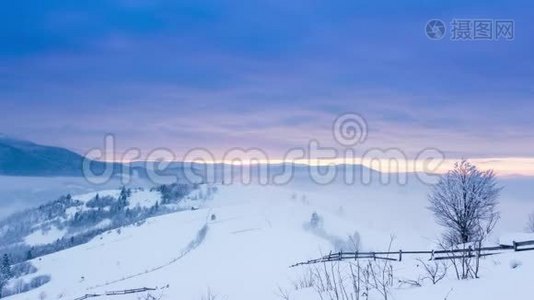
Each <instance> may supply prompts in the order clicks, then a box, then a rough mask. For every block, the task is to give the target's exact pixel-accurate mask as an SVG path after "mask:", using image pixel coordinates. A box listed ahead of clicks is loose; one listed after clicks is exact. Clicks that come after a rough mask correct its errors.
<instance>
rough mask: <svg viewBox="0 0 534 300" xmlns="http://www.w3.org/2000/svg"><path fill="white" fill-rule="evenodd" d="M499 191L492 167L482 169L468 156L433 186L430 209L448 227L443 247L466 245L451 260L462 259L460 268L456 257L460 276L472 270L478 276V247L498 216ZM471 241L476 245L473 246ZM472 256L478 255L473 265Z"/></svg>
mask: <svg viewBox="0 0 534 300" xmlns="http://www.w3.org/2000/svg"><path fill="white" fill-rule="evenodd" d="M500 191H501V188H499V187H497V182H496V180H495V173H494V172H493V171H492V170H489V171H480V170H478V169H477V168H476V167H475V166H474V165H472V164H471V163H469V162H468V161H466V160H463V161H461V162H458V163H456V164H455V166H454V169H453V170H451V171H449V172H447V173H446V174H445V175H443V176H442V177H441V178H440V180H439V182H438V183H437V184H436V185H434V187H433V189H432V192H431V194H430V196H429V201H430V210H431V211H432V212H433V213H434V216H435V218H436V220H437V222H438V224H440V225H442V226H443V227H445V229H446V230H445V233H444V234H443V240H442V244H443V247H445V248H457V247H463V250H465V252H461V253H462V255H460V257H458V256H453V257H452V258H451V261H452V260H453V259H458V258H459V259H460V260H461V261H460V266H459V267H460V268H457V267H458V266H457V264H456V262H455V261H453V265H454V266H455V268H456V270H457V274H460V276H459V277H461V279H465V278H467V277H468V275H469V274H470V275H471V276H473V277H478V270H479V259H480V257H481V255H480V250H477V249H480V247H481V245H482V242H483V241H484V239H485V238H486V237H487V236H488V234H489V233H490V232H491V231H492V230H493V228H494V227H495V224H496V223H497V221H498V219H499V213H498V212H497V204H498V201H497V199H498V197H499V193H500ZM468 244H472V245H474V248H473V247H472V245H468ZM459 245H460V246H459ZM466 247H468V248H466ZM472 257H474V258H475V260H474V266H473V265H472V263H473V262H472V260H471V258H472ZM458 270H461V272H459V271H458Z"/></svg>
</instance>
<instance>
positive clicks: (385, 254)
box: [290, 240, 534, 268]
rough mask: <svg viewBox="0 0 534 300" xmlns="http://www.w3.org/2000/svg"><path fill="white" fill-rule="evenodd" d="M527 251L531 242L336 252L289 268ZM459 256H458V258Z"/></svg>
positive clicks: (533, 247) (532, 245) (532, 243)
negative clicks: (447, 247) (357, 260)
mask: <svg viewBox="0 0 534 300" xmlns="http://www.w3.org/2000/svg"><path fill="white" fill-rule="evenodd" d="M505 250H513V251H528V250H534V240H533V241H523V242H513V244H512V245H499V246H495V247H481V248H473V247H467V248H458V249H450V250H422V251H403V250H399V251H376V252H337V253H330V254H328V255H326V256H323V257H320V258H317V259H312V260H308V261H305V262H300V263H297V264H294V265H292V266H290V268H293V267H297V266H301V265H309V264H316V263H323V262H333V261H341V260H356V259H373V260H377V259H382V260H391V261H402V258H403V255H430V260H442V259H454V258H459V257H465V256H466V255H467V256H469V257H476V256H489V255H495V254H499V253H501V251H505ZM458 255H459V256H458Z"/></svg>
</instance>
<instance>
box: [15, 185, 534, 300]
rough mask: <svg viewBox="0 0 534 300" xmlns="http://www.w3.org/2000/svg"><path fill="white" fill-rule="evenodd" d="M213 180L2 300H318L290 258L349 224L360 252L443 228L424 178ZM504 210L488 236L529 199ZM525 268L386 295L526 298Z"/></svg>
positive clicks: (428, 238)
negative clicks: (183, 203) (419, 181)
mask: <svg viewBox="0 0 534 300" xmlns="http://www.w3.org/2000/svg"><path fill="white" fill-rule="evenodd" d="M218 189H219V190H218V192H217V193H216V194H215V196H214V197H213V199H211V200H208V201H207V202H205V203H204V204H203V205H202V206H201V207H200V208H199V209H198V210H186V211H181V212H176V213H172V214H168V215H164V216H158V217H154V218H150V219H148V220H147V221H146V222H144V223H143V224H141V225H139V226H135V225H132V226H127V227H123V228H121V229H120V230H113V231H109V232H105V233H103V234H101V235H99V236H97V237H95V238H94V239H93V240H92V241H90V242H89V243H87V244H84V245H80V246H77V247H74V248H71V249H67V250H64V251H61V252H57V253H54V254H50V255H47V256H44V257H41V258H37V259H34V260H33V261H32V263H33V264H34V265H35V266H36V267H37V268H38V270H39V271H38V273H37V275H39V274H49V275H51V278H52V280H51V281H50V282H49V283H47V284H45V285H44V286H42V287H40V288H37V289H35V290H32V291H29V292H27V293H24V294H19V295H15V296H12V297H9V299H32V300H33V299H39V295H41V294H42V293H43V292H44V293H45V294H46V295H47V299H75V298H76V297H80V296H83V295H85V294H91V293H104V292H106V291H114V290H123V289H132V288H141V287H150V288H152V287H157V288H158V290H157V291H155V292H151V293H152V294H153V295H155V296H161V299H202V297H203V296H205V294H206V291H207V290H208V289H209V290H210V291H212V292H213V293H214V294H216V295H217V296H218V298H216V299H228V300H234V299H238V300H251V299H254V300H263V299H281V298H279V297H278V296H277V290H278V287H279V286H280V287H283V288H287V289H288V290H289V291H290V299H292V300H293V299H296V300H298V299H301V300H316V299H317V300H318V299H319V297H318V295H317V294H316V293H315V292H314V291H313V289H302V290H298V291H297V290H294V289H292V288H291V286H292V283H291V282H292V281H294V280H296V279H298V278H299V277H300V276H302V273H303V272H304V268H303V267H297V268H289V266H290V265H292V264H294V263H297V262H300V261H306V260H308V259H312V258H317V257H319V256H321V255H323V254H327V253H328V252H329V251H331V250H335V247H336V245H335V242H336V241H344V240H346V239H347V237H348V236H349V235H352V234H354V233H355V232H358V233H359V234H360V236H361V249H362V250H386V249H385V248H386V247H387V246H388V242H389V237H390V236H391V235H394V236H395V241H394V245H393V248H394V249H403V250H427V249H432V247H434V246H435V241H436V239H437V237H438V236H439V232H440V228H439V227H438V226H437V225H435V223H434V221H433V217H432V215H431V213H430V212H429V211H428V210H427V209H426V207H427V202H426V193H427V192H428V187H426V186H422V185H411V186H397V185H390V186H370V187H362V186H359V187H350V186H345V185H342V184H332V185H329V186H318V185H314V186H311V185H306V184H296V185H292V186H259V185H248V186H244V185H238V184H234V185H231V186H219V187H218ZM115 192H116V191H115ZM99 193H100V195H103V194H104V193H103V192H102V191H101V192H99ZM91 195H92V196H91ZM133 195H134V196H133V197H132V198H133V199H131V200H130V201H131V205H148V206H149V205H151V204H150V203H152V202H151V201H154V199H153V198H152V197H151V195H150V194H149V192H139V193H134V194H133ZM93 196H94V193H92V194H88V195H85V196H76V197H74V198H75V199H80V200H83V199H87V200H89V199H90V198H92V197H93ZM501 211H502V218H501V223H500V225H499V227H498V228H497V229H496V234H495V236H493V237H491V240H493V241H494V242H495V244H496V243H497V242H498V240H499V239H498V237H499V236H500V235H501V234H502V233H506V232H508V230H510V229H512V230H514V231H521V230H522V229H523V228H522V226H523V221H525V220H526V216H527V215H528V213H529V212H530V211H534V203H532V202H520V203H518V201H514V199H512V198H511V197H510V198H508V197H507V196H506V195H505V196H504V197H502V199H501ZM314 212H317V213H318V215H319V216H320V217H321V220H322V222H321V223H322V225H321V227H320V230H309V229H307V228H308V227H307V224H309V221H310V217H311V215H312V213H314ZM213 216H214V217H213ZM520 219H521V220H520ZM49 234H50V232H49ZM36 241H38V239H37V238H35V239H34V240H32V242H36ZM415 258H417V257H413V258H408V259H405V260H403V262H402V263H399V262H394V263H393V265H394V268H395V270H396V274H399V276H406V277H416V276H417V274H418V272H420V271H421V270H420V268H418V267H417V262H416V261H415ZM424 258H427V257H424ZM532 274H534V251H525V252H506V253H503V254H500V255H496V256H490V257H488V258H485V259H483V265H482V270H481V275H482V276H481V278H480V279H476V280H468V281H458V280H455V279H454V278H453V277H452V276H450V278H446V279H444V280H443V281H441V282H439V283H438V284H437V285H432V284H431V283H428V282H427V283H425V284H424V285H423V286H422V287H417V288H415V287H414V288H395V289H394V290H393V291H392V299H395V300H404V299H406V300H419V299H421V300H423V299H424V300H428V299H445V297H447V298H446V299H447V300H468V299H469V300H472V299H510V296H511V295H514V297H515V298H516V299H529V298H530V297H531V296H532V295H533V294H534V286H533V285H532V283H531V280H532ZM35 275H36V274H32V275H30V276H29V277H28V279H29V278H31V277H34V276H35ZM450 275H452V274H450ZM138 296H140V295H126V296H107V297H98V298H94V299H96V300H100V299H111V300H114V299H117V300H121V299H138Z"/></svg>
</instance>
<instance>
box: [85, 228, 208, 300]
mask: <svg viewBox="0 0 534 300" xmlns="http://www.w3.org/2000/svg"><path fill="white" fill-rule="evenodd" d="M208 228H209V227H208V223H207V222H206V223H205V224H204V226H202V227H201V228H200V229H199V230H198V232H197V234H196V236H195V238H194V239H193V240H192V241H191V242H189V244H188V245H187V246H186V247H185V248H184V249H182V251H181V252H180V254H179V255H178V256H177V257H175V258H173V259H172V260H170V261H169V262H167V263H165V264H162V265H159V266H156V267H154V268H152V269H149V270H146V271H143V272H139V273H136V274H132V275H129V276H126V277H123V278H121V279H117V280H113V281H109V282H106V283H104V284H99V285H95V286H92V287H88V288H87V290H94V289H96V288H101V287H105V286H109V285H112V284H115V283H118V282H122V281H126V280H129V279H132V278H135V277H139V276H142V275H145V274H150V273H152V272H155V271H158V270H161V269H163V268H165V267H167V266H169V265H171V264H173V263H175V262H177V261H179V260H180V259H182V258H183V257H184V256H186V255H187V254H188V253H189V252H191V251H193V250H195V249H196V248H197V247H199V246H200V245H201V244H202V242H204V239H205V238H206V235H207V234H208Z"/></svg>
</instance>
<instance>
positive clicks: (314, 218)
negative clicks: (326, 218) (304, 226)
mask: <svg viewBox="0 0 534 300" xmlns="http://www.w3.org/2000/svg"><path fill="white" fill-rule="evenodd" d="M322 226H323V219H322V218H321V217H320V216H319V214H318V213H316V212H313V213H312V215H311V218H310V228H312V229H313V228H320V227H322Z"/></svg>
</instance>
